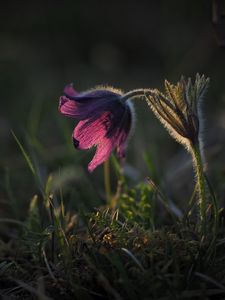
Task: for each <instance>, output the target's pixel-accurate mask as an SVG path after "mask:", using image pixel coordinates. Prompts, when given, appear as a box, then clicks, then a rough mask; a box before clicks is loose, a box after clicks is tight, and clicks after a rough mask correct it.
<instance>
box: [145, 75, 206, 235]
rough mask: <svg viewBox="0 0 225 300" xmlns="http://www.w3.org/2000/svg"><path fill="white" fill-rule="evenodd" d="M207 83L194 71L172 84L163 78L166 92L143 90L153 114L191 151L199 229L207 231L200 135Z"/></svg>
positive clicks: (201, 139)
mask: <svg viewBox="0 0 225 300" xmlns="http://www.w3.org/2000/svg"><path fill="white" fill-rule="evenodd" d="M208 85H209V78H205V76H204V75H202V76H200V75H199V74H197V75H196V78H195V81H194V82H193V83H192V81H191V79H190V78H189V79H188V80H185V79H184V78H183V77H182V78H181V80H180V81H179V82H178V83H177V84H176V85H173V84H171V83H169V82H168V81H167V80H166V81H165V94H163V93H161V92H160V91H159V90H146V91H145V95H146V100H147V103H148V104H149V106H150V108H151V109H152V111H153V113H154V114H155V116H156V117H157V118H158V119H159V121H160V122H161V123H162V124H163V125H164V127H165V128H166V129H167V130H168V131H169V133H170V135H171V136H172V137H173V138H175V140H176V141H177V142H179V143H181V144H183V145H184V146H185V147H186V148H187V150H188V151H189V152H190V153H191V155H192V160H193V168H194V171H195V176H196V187H197V191H198V195H199V207H200V221H201V231H202V233H203V235H205V234H206V224H207V222H206V180H205V171H204V163H203V162H204V153H203V150H204V149H203V137H202V125H203V124H202V123H203V122H202V109H201V104H202V100H203V99H204V96H205V94H206V91H207V88H208Z"/></svg>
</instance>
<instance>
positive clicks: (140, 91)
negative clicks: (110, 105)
mask: <svg viewBox="0 0 225 300" xmlns="http://www.w3.org/2000/svg"><path fill="white" fill-rule="evenodd" d="M147 91H149V92H151V90H150V89H137V90H133V91H130V92H128V93H126V94H124V95H123V96H122V99H121V100H122V101H124V102H125V101H126V100H128V99H132V98H137V97H144V96H145V93H146V92H147Z"/></svg>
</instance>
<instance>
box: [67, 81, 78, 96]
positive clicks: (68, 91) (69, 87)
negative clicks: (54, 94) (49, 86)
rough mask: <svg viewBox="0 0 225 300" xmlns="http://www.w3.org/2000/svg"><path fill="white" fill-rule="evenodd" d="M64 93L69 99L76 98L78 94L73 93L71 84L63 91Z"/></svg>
mask: <svg viewBox="0 0 225 300" xmlns="http://www.w3.org/2000/svg"><path fill="white" fill-rule="evenodd" d="M64 93H65V94H66V95H68V96H69V97H74V96H78V95H79V93H78V92H77V91H75V89H74V88H73V84H72V83H71V84H68V85H67V86H66V87H65V89H64Z"/></svg>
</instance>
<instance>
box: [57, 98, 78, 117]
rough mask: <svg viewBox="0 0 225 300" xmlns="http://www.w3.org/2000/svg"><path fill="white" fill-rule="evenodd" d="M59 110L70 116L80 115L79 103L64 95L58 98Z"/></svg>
mask: <svg viewBox="0 0 225 300" xmlns="http://www.w3.org/2000/svg"><path fill="white" fill-rule="evenodd" d="M59 111H60V112H61V113H62V114H64V115H66V116H68V117H71V118H78V117H80V116H81V115H82V110H81V109H80V105H79V103H76V102H75V101H73V100H70V99H68V98H67V97H66V96H61V97H60V100H59Z"/></svg>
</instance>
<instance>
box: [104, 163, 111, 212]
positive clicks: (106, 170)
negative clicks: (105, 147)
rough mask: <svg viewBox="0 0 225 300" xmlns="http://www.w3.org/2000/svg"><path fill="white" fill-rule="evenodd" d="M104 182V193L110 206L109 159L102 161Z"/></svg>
mask: <svg viewBox="0 0 225 300" xmlns="http://www.w3.org/2000/svg"><path fill="white" fill-rule="evenodd" d="M104 182H105V193H106V199H107V203H108V205H110V206H111V184H110V167H109V159H108V160H106V161H105V162H104Z"/></svg>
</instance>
